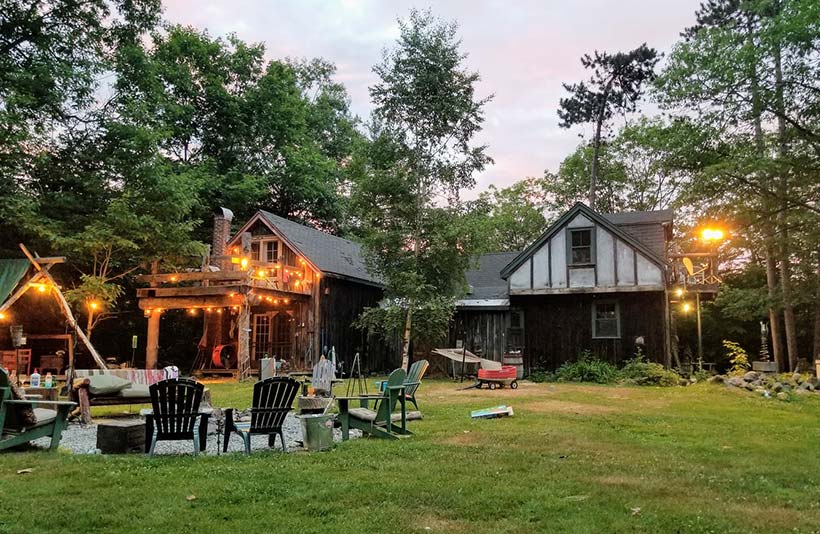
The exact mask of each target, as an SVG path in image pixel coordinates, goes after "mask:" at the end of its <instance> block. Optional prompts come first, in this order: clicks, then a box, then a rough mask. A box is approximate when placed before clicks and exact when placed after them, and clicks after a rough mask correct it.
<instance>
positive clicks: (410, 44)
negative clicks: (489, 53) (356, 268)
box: [350, 10, 490, 358]
mask: <svg viewBox="0 0 820 534" xmlns="http://www.w3.org/2000/svg"><path fill="white" fill-rule="evenodd" d="M399 27H400V32H401V34H400V36H399V38H398V41H397V43H396V45H395V47H394V48H393V49H391V50H390V51H388V52H386V53H385V56H384V60H383V62H382V63H381V64H379V65H377V66H376V67H374V69H373V70H374V72H375V73H376V75H377V76H378V78H379V79H378V82H377V83H376V84H375V85H373V86H372V87H371V88H370V95H371V98H372V99H373V103H374V106H375V109H374V111H373V121H372V125H371V132H370V135H371V138H372V143H371V144H365V145H363V146H361V150H360V151H359V152H358V154H357V157H356V158H354V161H352V162H351V164H350V168H351V175H352V176H354V178H353V194H352V211H353V212H354V213H355V215H356V217H357V219H358V220H359V221H360V222H361V225H360V227H361V230H360V232H361V235H362V238H363V242H364V251H365V255H366V258H367V260H368V263H369V265H370V267H371V269H373V270H374V271H375V272H378V273H379V275H380V276H381V277H382V279H383V280H384V282H385V286H386V288H385V289H386V296H387V300H386V302H385V308H386V309H388V310H390V309H394V310H400V309H403V310H404V312H405V316H406V317H409V318H410V319H411V321H409V322H408V321H405V322H404V324H403V325H401V327H400V329H399V330H400V331H401V330H403V331H404V332H405V334H404V348H403V353H404V357H405V358H406V356H407V350H408V344H409V341H410V339H411V338H413V339H428V340H429V339H434V338H436V337H437V336H439V335H440V332H442V331H444V329H445V328H446V327H447V323H448V322H449V319H450V315H451V314H452V307H451V306H450V305H449V304H446V303H448V302H449V301H450V300H451V299H452V298H454V297H456V296H458V295H460V294H462V293H463V292H464V290H465V287H466V282H465V279H464V272H465V271H466V269H467V267H468V265H469V259H470V256H471V254H472V253H473V251H474V250H475V246H474V240H473V238H472V237H471V235H470V234H469V233H466V234H465V232H464V230H465V228H466V224H465V222H464V219H465V217H464V210H463V208H462V205H461V203H460V201H459V197H458V191H459V190H460V189H461V188H463V187H470V186H472V185H474V183H475V181H474V177H473V174H474V173H475V172H477V171H480V170H482V169H483V168H484V165H485V164H486V163H488V162H489V161H490V159H489V157H487V155H486V154H485V153H484V149H485V147H483V146H472V145H471V143H472V138H473V136H474V135H475V134H476V133H477V132H478V131H479V130H480V128H481V124H482V122H483V120H484V117H483V107H484V105H485V104H486V102H487V100H488V99H476V98H475V87H474V86H475V84H476V83H477V82H478V79H479V78H478V74H476V73H473V72H469V71H467V70H466V69H465V68H464V66H463V64H462V63H463V60H464V55H463V54H462V53H461V52H460V50H459V39H458V37H457V35H456V29H457V28H456V25H455V24H453V23H446V22H442V21H439V20H438V19H436V18H435V17H434V16H433V15H432V14H431V13H430V12H424V13H422V12H418V11H415V10H414V11H412V12H411V14H410V17H409V18H408V19H407V20H401V21H399ZM442 200H447V202H446V203H445V202H442ZM397 303H398V304H397ZM442 303H445V304H442ZM425 309H435V310H437V312H436V313H432V314H431V315H430V316H429V317H427V318H426V319H424V322H422V323H421V324H420V325H419V324H415V322H414V321H413V320H414V319H416V318H417V317H420V316H419V314H418V313H417V311H420V310H425ZM448 310H449V314H450V315H448ZM438 311H442V312H444V313H438ZM422 316H423V314H422ZM397 317H398V313H392V312H379V311H371V312H368V315H367V316H366V319H367V322H368V326H369V327H372V325H373V323H374V322H376V321H378V320H380V319H381V320H383V321H384V322H383V324H382V325H381V329H382V330H390V329H395V328H396V327H398V326H399V324H400V321H398V320H396V319H397ZM408 326H409V328H410V332H408V331H407V327H408ZM419 327H421V328H424V329H425V330H426V331H425V332H421V331H419V332H416V333H413V332H412V330H413V329H414V328H415V329H419Z"/></svg>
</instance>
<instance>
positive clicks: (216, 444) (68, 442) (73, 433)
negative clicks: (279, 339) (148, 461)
mask: <svg viewBox="0 0 820 534" xmlns="http://www.w3.org/2000/svg"><path fill="white" fill-rule="evenodd" d="M95 421H96V423H100V422H103V421H104V419H97V420H95ZM216 430H217V428H216V425H215V424H213V423H211V424H209V425H208V446H207V450H206V451H204V452H205V454H210V455H216V454H217V453H219V454H222V450H221V444H222V436H221V435H219V434H218V433H217V431H216ZM282 432H283V433H284V435H285V443H287V446H288V451H295V450H298V449H301V448H302V426H301V422H300V421H299V419H297V418H296V416H295V415H293V414H290V413H289V414H288V415H287V417H286V418H285V424H284V425H283V426H282ZM359 437H361V432H359V431H358V430H351V431H350V438H351V439H356V438H359ZM341 440H342V432H341V430H339V429H334V430H333V441H335V442H339V441H341ZM50 441H51V439H50V438H40V439H38V440H35V441H33V442H32V443H33V444H34V445H36V446H38V447H42V448H48V445H49V443H50ZM280 446H281V444H280V443H279V439H278V438H277V440H276V450H280V451H281V448H280ZM60 448H61V449H68V450H70V451H71V452H73V453H74V454H99V452H98V451H97V425H96V424H92V425H81V424H79V423H71V424H69V426H68V428H67V429H66V430H65V431H64V432H63V437H62V439H61V440H60ZM193 449H194V447H193V444H192V443H191V442H190V441H160V442H158V443H157V450H156V454H158V455H160V454H162V455H168V454H192V453H193ZM262 449H269V447H268V437H267V436H251V450H262ZM217 451H218V452H217ZM242 451H244V445H243V444H242V438H240V437H239V436H237V435H236V434H233V435H232V436H231V439H230V441H229V445H228V454H231V453H235V452H242Z"/></svg>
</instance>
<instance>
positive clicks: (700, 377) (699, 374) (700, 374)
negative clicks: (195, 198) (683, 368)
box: [692, 369, 712, 382]
mask: <svg viewBox="0 0 820 534" xmlns="http://www.w3.org/2000/svg"><path fill="white" fill-rule="evenodd" d="M711 376H712V373H710V372H709V371H707V370H706V369H698V370H697V371H695V372H694V373H692V378H694V379H695V380H697V381H698V382H704V381H706V380H708V379H709V377H711Z"/></svg>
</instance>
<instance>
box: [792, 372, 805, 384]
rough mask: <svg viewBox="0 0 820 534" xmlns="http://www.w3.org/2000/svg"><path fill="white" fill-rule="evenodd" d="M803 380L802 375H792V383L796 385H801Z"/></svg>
mask: <svg viewBox="0 0 820 534" xmlns="http://www.w3.org/2000/svg"><path fill="white" fill-rule="evenodd" d="M801 380H803V377H802V376H800V373H794V374H793V375H792V382H794V383H795V384H799V383H800V381H801Z"/></svg>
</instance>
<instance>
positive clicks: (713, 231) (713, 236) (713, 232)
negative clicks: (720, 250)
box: [700, 228, 723, 241]
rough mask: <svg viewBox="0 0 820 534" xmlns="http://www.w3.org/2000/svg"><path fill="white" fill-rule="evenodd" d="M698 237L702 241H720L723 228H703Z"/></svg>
mask: <svg viewBox="0 0 820 534" xmlns="http://www.w3.org/2000/svg"><path fill="white" fill-rule="evenodd" d="M700 238H701V239H703V240H704V241H720V240H721V239H723V230H720V229H718V228H704V229H703V230H701V232H700Z"/></svg>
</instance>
